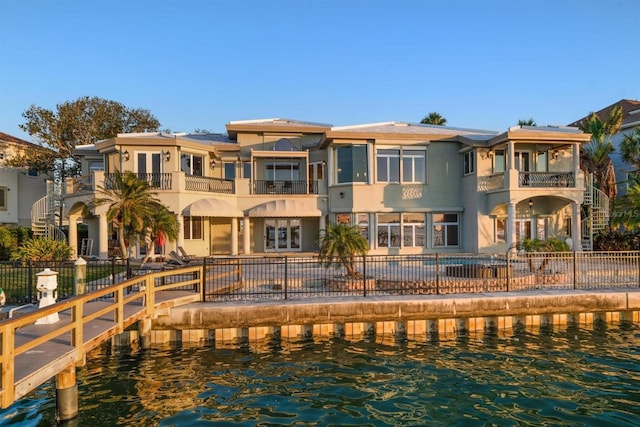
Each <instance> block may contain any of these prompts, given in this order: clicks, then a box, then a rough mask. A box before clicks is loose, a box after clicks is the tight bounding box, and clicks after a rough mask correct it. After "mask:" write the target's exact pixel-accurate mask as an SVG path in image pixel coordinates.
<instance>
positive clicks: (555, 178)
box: [518, 172, 576, 188]
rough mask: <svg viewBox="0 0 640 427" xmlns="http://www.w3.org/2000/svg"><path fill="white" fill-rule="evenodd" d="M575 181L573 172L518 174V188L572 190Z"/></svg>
mask: <svg viewBox="0 0 640 427" xmlns="http://www.w3.org/2000/svg"><path fill="white" fill-rule="evenodd" d="M575 186H576V181H575V178H574V175H573V172H520V173H519V175H518V187H536V188H540V187H553V188H573V187H575Z"/></svg>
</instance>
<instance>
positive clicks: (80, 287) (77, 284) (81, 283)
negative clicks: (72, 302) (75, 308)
mask: <svg viewBox="0 0 640 427" xmlns="http://www.w3.org/2000/svg"><path fill="white" fill-rule="evenodd" d="M73 265H74V267H75V268H74V274H73V276H74V279H75V280H74V281H73V283H74V289H73V295H74V296H78V295H83V294H86V293H87V261H85V260H84V258H82V257H79V258H78V259H77V260H76V262H74V263H73Z"/></svg>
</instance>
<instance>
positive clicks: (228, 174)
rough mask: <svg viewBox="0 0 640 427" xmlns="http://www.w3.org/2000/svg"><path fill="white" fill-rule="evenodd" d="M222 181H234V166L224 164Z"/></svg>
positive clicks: (231, 163)
mask: <svg viewBox="0 0 640 427" xmlns="http://www.w3.org/2000/svg"><path fill="white" fill-rule="evenodd" d="M224 179H236V164H235V163H234V162H224Z"/></svg>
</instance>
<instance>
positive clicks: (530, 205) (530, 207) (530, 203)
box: [529, 199, 533, 210]
mask: <svg viewBox="0 0 640 427" xmlns="http://www.w3.org/2000/svg"><path fill="white" fill-rule="evenodd" d="M531 209H533V199H529V210H531Z"/></svg>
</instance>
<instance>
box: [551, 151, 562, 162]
mask: <svg viewBox="0 0 640 427" xmlns="http://www.w3.org/2000/svg"><path fill="white" fill-rule="evenodd" d="M559 155H560V152H559V151H558V150H553V153H551V158H552V159H553V160H557V159H558V156H559Z"/></svg>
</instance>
